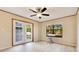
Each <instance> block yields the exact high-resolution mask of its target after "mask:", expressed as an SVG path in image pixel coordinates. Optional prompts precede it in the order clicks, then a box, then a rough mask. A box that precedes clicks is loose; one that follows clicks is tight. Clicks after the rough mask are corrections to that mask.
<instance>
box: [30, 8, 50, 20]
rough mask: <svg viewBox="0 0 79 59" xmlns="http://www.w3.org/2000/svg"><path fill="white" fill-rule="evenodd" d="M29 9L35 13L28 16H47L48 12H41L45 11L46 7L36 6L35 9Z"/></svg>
mask: <svg viewBox="0 0 79 59" xmlns="http://www.w3.org/2000/svg"><path fill="white" fill-rule="evenodd" d="M29 10H30V11H32V12H34V13H35V14H33V15H30V17H33V16H38V17H39V19H41V18H42V16H49V14H44V13H43V12H45V11H46V10H47V8H46V7H44V8H41V7H38V8H36V11H35V10H32V9H29Z"/></svg>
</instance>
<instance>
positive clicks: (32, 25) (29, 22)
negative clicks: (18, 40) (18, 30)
mask: <svg viewBox="0 0 79 59" xmlns="http://www.w3.org/2000/svg"><path fill="white" fill-rule="evenodd" d="M14 20H16V21H21V22H25V23H29V24H32V42H34V24H33V23H31V22H28V21H23V20H19V19H15V18H12V46H14V45H13V39H14V38H13V34H14V33H13V21H14ZM22 44H23V43H22ZM18 45H21V44H18Z"/></svg>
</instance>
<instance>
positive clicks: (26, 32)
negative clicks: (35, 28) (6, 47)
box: [13, 20, 32, 45]
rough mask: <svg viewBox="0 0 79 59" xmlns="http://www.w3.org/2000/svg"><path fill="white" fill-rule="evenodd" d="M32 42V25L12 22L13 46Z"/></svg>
mask: <svg viewBox="0 0 79 59" xmlns="http://www.w3.org/2000/svg"><path fill="white" fill-rule="evenodd" d="M31 41H32V24H30V23H25V22H22V21H17V20H13V45H17V44H22V43H26V42H31Z"/></svg>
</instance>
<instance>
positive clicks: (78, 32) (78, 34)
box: [77, 10, 79, 51]
mask: <svg viewBox="0 0 79 59" xmlns="http://www.w3.org/2000/svg"><path fill="white" fill-rule="evenodd" d="M77 51H79V10H78V13H77Z"/></svg>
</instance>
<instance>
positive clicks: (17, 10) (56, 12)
mask: <svg viewBox="0 0 79 59" xmlns="http://www.w3.org/2000/svg"><path fill="white" fill-rule="evenodd" d="M0 9H2V10H5V11H8V12H11V13H14V14H17V15H20V16H24V17H27V18H30V19H33V20H36V21H39V22H43V21H47V20H50V19H52V20H53V19H56V18H60V17H65V16H70V15H74V14H76V12H77V7H47V10H46V11H45V12H44V13H47V14H50V16H42V18H41V19H39V18H38V17H37V16H34V17H30V15H32V14H34V13H33V12H32V11H29V9H33V10H35V7H0Z"/></svg>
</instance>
